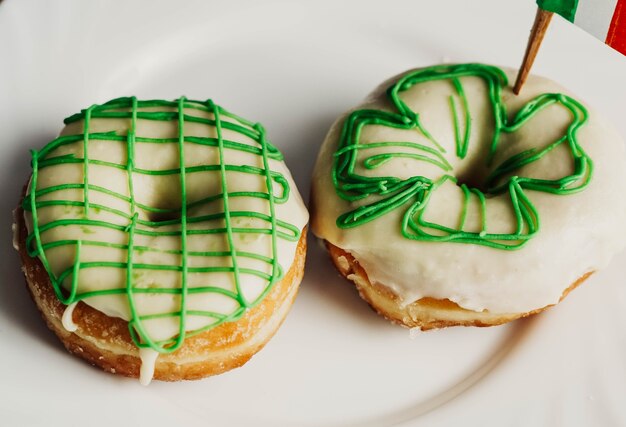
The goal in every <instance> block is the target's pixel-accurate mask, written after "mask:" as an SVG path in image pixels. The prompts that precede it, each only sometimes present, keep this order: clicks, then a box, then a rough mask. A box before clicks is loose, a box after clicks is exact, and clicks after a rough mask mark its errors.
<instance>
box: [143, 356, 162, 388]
mask: <svg viewBox="0 0 626 427" xmlns="http://www.w3.org/2000/svg"><path fill="white" fill-rule="evenodd" d="M157 357H159V352H157V351H154V350H152V349H151V348H140V349H139V358H140V359H141V368H140V369H139V382H140V383H141V385H148V384H150V383H151V382H152V378H154V368H155V366H156V360H157Z"/></svg>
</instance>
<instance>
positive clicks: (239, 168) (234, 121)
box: [22, 97, 301, 353]
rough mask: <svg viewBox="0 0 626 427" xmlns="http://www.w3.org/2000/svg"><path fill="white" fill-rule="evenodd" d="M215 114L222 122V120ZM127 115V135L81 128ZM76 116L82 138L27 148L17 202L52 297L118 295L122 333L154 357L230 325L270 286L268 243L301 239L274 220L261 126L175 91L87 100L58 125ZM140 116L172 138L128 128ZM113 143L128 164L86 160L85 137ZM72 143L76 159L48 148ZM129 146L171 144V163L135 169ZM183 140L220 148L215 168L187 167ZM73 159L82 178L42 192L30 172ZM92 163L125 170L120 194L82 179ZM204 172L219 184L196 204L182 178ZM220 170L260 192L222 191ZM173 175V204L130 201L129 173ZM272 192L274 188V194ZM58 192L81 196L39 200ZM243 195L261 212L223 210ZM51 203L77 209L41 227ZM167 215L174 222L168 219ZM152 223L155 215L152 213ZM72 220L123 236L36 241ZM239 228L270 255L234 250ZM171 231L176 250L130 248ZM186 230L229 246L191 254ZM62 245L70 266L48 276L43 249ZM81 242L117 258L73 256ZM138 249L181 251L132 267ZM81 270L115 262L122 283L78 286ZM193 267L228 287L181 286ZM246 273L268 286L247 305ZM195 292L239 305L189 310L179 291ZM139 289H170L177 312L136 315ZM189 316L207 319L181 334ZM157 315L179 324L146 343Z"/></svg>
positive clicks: (274, 265) (284, 187) (268, 154)
mask: <svg viewBox="0 0 626 427" xmlns="http://www.w3.org/2000/svg"><path fill="white" fill-rule="evenodd" d="M146 108H150V110H151V111H142V109H146ZM154 109H162V110H164V111H152V110H154ZM186 110H187V111H188V110H199V111H203V112H206V113H210V114H211V115H212V117H213V118H212V119H210V118H203V117H198V116H194V115H189V114H186ZM223 117H227V118H229V120H228V121H224V120H223ZM107 118H116V119H128V120H130V127H129V130H128V132H127V134H126V135H119V134H117V133H116V132H90V123H91V121H92V120H94V119H107ZM79 120H83V133H82V134H81V135H67V136H60V137H59V138H57V139H55V140H53V141H52V142H50V143H49V144H47V145H46V146H45V147H44V148H43V149H42V150H40V151H34V150H33V151H31V154H32V168H33V173H32V179H31V184H30V188H31V190H30V191H29V193H28V194H27V195H26V197H25V198H24V201H23V204H22V206H23V208H24V209H25V210H26V211H30V212H31V213H32V223H33V231H32V233H30V234H29V235H28V237H27V239H26V243H27V248H28V253H29V255H30V256H32V257H36V256H38V257H39V258H40V260H41V262H42V264H43V266H44V267H45V269H46V271H47V272H48V274H49V276H50V280H51V282H52V285H53V287H54V291H55V293H56V296H57V297H58V298H59V300H60V301H61V302H63V303H64V304H72V303H74V302H76V301H80V300H84V299H87V298H91V297H96V296H103V295H125V296H126V297H127V301H128V305H129V308H130V313H131V319H130V321H129V330H130V333H131V336H132V338H133V340H134V342H135V344H136V345H137V346H138V347H141V348H146V347H150V348H152V349H154V350H156V351H158V352H161V353H170V352H173V351H175V350H177V349H178V348H180V346H181V345H182V344H183V341H184V340H185V338H186V337H189V336H192V335H195V334H198V333H200V332H203V331H205V330H208V329H210V328H212V327H215V326H218V325H220V324H222V323H224V322H230V321H235V320H237V319H239V318H241V317H242V316H243V314H244V313H245V312H246V310H247V309H249V308H251V307H254V306H255V305H256V304H258V303H259V302H260V301H261V300H262V299H263V298H264V297H265V296H266V295H267V293H268V292H269V291H270V290H271V288H272V286H273V285H274V284H275V283H276V282H277V281H279V280H280V279H281V278H282V277H283V275H284V271H283V269H282V267H281V266H280V265H279V263H278V258H277V241H278V239H283V240H287V241H291V242H296V241H298V240H299V238H300V233H301V232H300V230H299V229H298V228H297V227H296V226H295V225H293V224H289V223H287V222H284V221H281V220H280V219H278V218H276V204H283V203H286V202H287V200H288V199H289V192H290V187H289V182H288V181H287V179H286V177H285V176H283V175H282V174H281V173H278V172H275V171H272V170H271V169H270V164H269V162H270V160H276V161H282V160H283V156H282V154H281V153H280V152H279V151H278V149H277V148H276V147H274V146H273V145H272V144H271V143H270V142H269V141H268V140H267V139H266V137H265V131H264V129H263V127H262V126H261V125H260V124H258V123H256V124H255V123H252V122H249V121H247V120H245V119H243V118H241V117H239V116H236V115H234V114H232V113H230V112H228V111H227V110H225V109H224V108H222V107H220V106H218V105H216V104H215V103H213V101H211V100H209V101H206V102H199V101H191V100H187V99H186V98H184V97H182V98H180V99H178V100H177V101H163V100H151V101H138V100H137V99H136V98H135V97H131V98H119V99H114V100H112V101H109V102H107V103H105V104H102V105H94V106H91V107H89V108H87V109H86V110H83V111H82V112H81V113H78V114H75V115H73V116H70V117H68V118H66V119H65V123H66V124H68V123H73V122H76V121H79ZM139 120H155V121H175V122H177V124H178V136H177V137H176V138H146V137H141V136H139V135H137V134H136V127H137V122H138V121H139ZM188 122H195V123H202V124H204V125H207V126H210V127H212V128H214V129H215V132H216V137H215V138H213V137H197V136H186V135H185V124H186V123H188ZM223 129H228V130H229V131H234V132H237V133H238V134H240V135H242V136H245V137H247V138H251V139H252V140H253V141H254V144H244V143H241V142H237V141H231V140H228V139H226V138H225V137H224V135H223ZM95 140H98V141H119V142H126V150H127V151H126V153H127V156H126V157H127V161H126V164H117V163H111V162H106V161H102V160H97V159H89V155H88V153H89V145H90V144H89V143H90V141H95ZM76 143H81V144H82V147H83V157H80V158H79V157H77V156H75V155H73V154H71V155H57V156H55V155H54V153H55V150H57V149H58V148H60V147H63V146H66V145H69V144H76ZM137 144H176V145H177V147H178V153H179V167H178V168H176V169H168V170H146V169H140V168H137V167H136V165H135V163H136V162H135V160H136V157H135V147H136V146H137ZM186 144H196V145H202V146H207V147H214V148H215V149H216V150H217V151H218V153H219V164H217V165H201V166H186V162H185V150H184V147H185V145H186ZM227 151H231V152H234V151H240V152H245V153H252V154H255V155H257V156H259V157H260V159H261V161H262V164H263V167H255V166H251V165H241V164H232V163H228V162H226V161H225V156H226V153H227ZM76 163H80V164H82V171H83V182H82V183H69V184H61V185H53V186H49V187H45V188H41V187H39V186H38V177H39V172H40V171H41V170H42V169H44V168H47V167H51V166H55V165H63V164H76ZM90 165H100V166H106V167H109V168H115V169H120V170H124V171H126V173H127V176H128V191H129V196H126V195H124V194H120V193H117V192H116V191H113V190H111V189H107V188H104V187H102V186H98V185H94V184H91V183H90V182H89V166H90ZM205 171H215V172H218V173H219V176H220V181H221V192H220V193H219V194H215V195H211V196H209V197H205V198H203V199H200V200H196V201H189V200H188V194H187V186H186V180H187V176H188V175H189V174H193V173H197V172H205ZM227 172H239V173H246V174H251V175H258V176H260V177H262V179H263V180H264V182H265V184H266V187H267V192H261V191H229V190H228V180H227ZM136 174H143V175H153V176H157V175H178V176H179V177H180V197H181V206H180V208H172V209H168V208H159V207H154V206H148V205H145V204H142V203H139V202H138V201H137V200H135V184H134V183H133V175H136ZM275 189H277V190H278V191H279V194H274V190H275ZM62 190H79V191H81V192H82V194H83V200H82V201H73V200H67V199H63V198H55V199H52V200H39V199H41V197H42V196H49V195H53V194H54V193H57V192H59V191H62ZM93 193H103V194H106V195H108V196H111V197H114V198H116V199H119V200H121V201H124V202H126V203H128V205H129V210H130V214H129V213H127V212H123V211H121V210H119V209H115V208H112V207H109V206H104V205H101V204H98V203H95V202H90V200H89V196H90V194H93ZM241 197H250V198H257V199H262V200H266V201H267V204H268V211H269V215H267V214H265V213H262V212H256V211H234V210H231V209H230V206H229V202H230V200H231V199H234V198H241ZM219 200H221V201H222V204H223V212H222V213H216V214H210V215H198V216H189V214H188V212H189V209H191V208H195V207H198V206H201V205H205V204H208V203H212V202H215V201H219ZM51 206H65V207H66V213H67V209H81V214H82V215H78V216H79V217H77V218H72V219H67V218H65V219H53V220H52V221H50V222H48V223H45V224H40V221H39V215H38V213H39V211H40V210H42V209H45V208H47V207H51ZM100 211H106V212H109V213H111V214H114V215H116V216H118V217H120V218H123V219H124V220H125V221H126V222H127V225H120V224H115V223H111V222H107V221H102V220H100V219H94V218H90V213H91V212H96V213H97V212H100ZM139 211H143V212H146V213H150V214H153V215H157V216H160V217H162V218H164V219H163V220H160V221H159V220H146V219H141V218H140V217H139ZM171 218H174V219H171ZM233 218H251V219H255V220H261V221H263V222H264V223H266V224H267V226H265V227H252V226H249V227H236V226H235V225H233ZM151 219H154V218H151ZM220 221H223V223H224V227H217V228H215V227H211V228H199V227H194V228H193V229H190V228H189V225H190V224H196V225H197V224H202V223H206V224H207V225H208V224H209V223H211V222H213V223H214V222H220ZM71 225H77V226H80V227H83V229H84V230H86V229H87V228H89V229H111V230H116V231H119V232H124V233H126V235H127V244H119V243H110V242H106V241H99V240H88V239H80V240H54V241H48V242H46V243H43V240H42V234H43V233H45V232H46V231H49V230H52V229H55V228H58V227H64V226H71ZM165 226H175V227H176V229H175V230H171V229H170V230H160V228H161V227H165ZM239 234H252V235H254V234H266V235H270V236H271V245H272V246H271V256H270V257H268V256H265V255H262V254H257V253H251V252H245V251H240V250H238V249H237V248H236V244H235V236H236V235H239ZM140 235H141V236H151V237H159V236H178V237H180V249H176V250H172V249H159V248H153V247H148V246H142V245H137V244H136V238H137V236H140ZM195 235H206V236H207V237H208V236H211V235H215V236H223V238H224V239H225V241H227V244H228V250H227V251H190V250H189V249H188V237H189V236H195ZM61 246H74V248H75V254H76V255H75V261H74V264H73V266H72V267H70V268H68V269H66V270H65V271H63V272H61V273H60V274H59V275H58V276H55V274H53V271H52V268H51V265H50V263H49V260H48V257H47V252H48V251H49V250H51V249H53V248H57V247H61ZM86 246H92V247H96V248H97V247H101V248H115V249H120V250H125V251H126V253H127V259H126V262H110V261H89V262H86V261H82V260H81V250H83V248H84V247H86ZM144 252H160V253H164V254H171V255H180V260H181V261H180V265H166V264H147V263H138V262H136V261H135V259H134V257H135V255H136V254H141V253H144ZM190 256H201V257H224V258H226V257H227V258H229V259H230V261H231V265H232V266H230V267H192V266H190V265H189V257H190ZM242 258H248V259H254V260H257V261H262V262H263V263H266V264H267V265H269V268H270V269H271V273H270V274H267V273H266V272H264V271H260V270H257V269H253V268H244V267H241V266H239V263H238V260H239V259H242ZM89 268H116V269H125V272H126V274H125V286H124V287H116V288H110V289H103V290H97V291H89V292H87V291H83V292H81V291H80V288H79V273H80V271H82V270H85V269H89ZM146 270H152V271H173V272H178V273H179V274H180V286H179V287H176V288H166V287H159V286H158V285H155V286H150V287H138V286H135V280H136V279H137V278H140V277H141V275H142V271H146ZM194 273H227V274H232V277H233V281H234V284H235V289H234V290H228V289H224V288H222V287H218V286H212V285H211V284H210V283H207V284H206V285H205V286H193V287H190V286H189V280H188V277H189V275H190V274H194ZM246 275H252V276H256V277H260V278H262V279H263V280H265V281H266V282H267V285H266V287H265V288H264V290H263V292H262V293H261V294H260V296H259V297H258V298H256V299H255V300H254V301H247V300H246V299H245V298H244V295H243V293H242V290H241V285H242V282H243V280H245V276H246ZM68 281H69V283H70V285H69V289H66V287H64V286H63V284H64V283H66V282H68ZM200 293H218V294H221V295H224V296H227V297H229V298H232V299H233V300H235V301H236V302H237V305H238V308H237V309H236V310H234V311H233V312H232V313H230V314H223V313H217V312H211V311H200V310H192V309H189V308H188V307H187V305H188V299H187V298H188V296H189V295H190V294H200ZM143 294H155V295H156V294H172V295H178V296H179V298H180V309H179V310H178V311H175V312H165V313H156V314H149V315H141V314H139V312H138V307H137V301H136V297H137V296H138V295H143ZM188 316H204V317H207V318H208V319H211V322H210V324H208V325H207V326H205V327H202V328H200V329H195V330H188V329H187V317H188ZM164 317H178V319H179V330H178V335H177V336H176V337H174V338H172V339H168V340H161V341H159V340H155V339H153V338H152V337H151V336H150V335H149V333H148V332H147V330H146V327H145V325H144V322H145V321H147V320H150V319H158V318H164Z"/></svg>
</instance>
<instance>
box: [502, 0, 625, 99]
mask: <svg viewBox="0 0 626 427" xmlns="http://www.w3.org/2000/svg"><path fill="white" fill-rule="evenodd" d="M537 6H538V9H537V15H536V17H535V23H534V25H533V28H532V30H531V33H530V38H529V40H528V46H527V48H526V53H525V55H524V60H523V61H522V66H521V67H520V71H519V73H518V75H517V80H516V82H515V86H514V87H513V92H515V94H519V92H520V90H521V89H522V85H523V84H524V82H525V81H526V78H527V77H528V74H529V73H530V68H531V67H532V64H533V62H534V60H535V57H536V56H537V52H538V51H539V46H540V45H541V42H542V41H543V37H544V35H545V33H546V30H547V29H548V25H549V24H550V20H551V19H552V15H553V14H554V13H556V14H559V15H561V16H562V17H563V18H565V19H567V20H568V21H570V22H573V23H574V24H576V25H578V26H579V27H581V28H582V29H584V30H585V31H587V32H588V33H590V34H591V35H593V36H595V37H596V38H598V39H600V40H602V41H604V42H605V43H606V44H607V45H609V46H611V47H612V48H613V49H615V50H617V51H618V52H620V53H622V54H623V55H626V0H537Z"/></svg>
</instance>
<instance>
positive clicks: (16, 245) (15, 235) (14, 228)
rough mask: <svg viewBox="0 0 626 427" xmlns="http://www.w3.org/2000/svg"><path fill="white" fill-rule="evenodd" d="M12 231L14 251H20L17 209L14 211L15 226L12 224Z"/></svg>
mask: <svg viewBox="0 0 626 427" xmlns="http://www.w3.org/2000/svg"><path fill="white" fill-rule="evenodd" d="M11 231H12V232H13V249H15V250H16V251H19V250H20V244H19V236H18V232H17V231H18V228H17V209H13V224H11Z"/></svg>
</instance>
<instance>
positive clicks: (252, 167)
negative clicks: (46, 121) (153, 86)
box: [14, 97, 308, 384]
mask: <svg viewBox="0 0 626 427" xmlns="http://www.w3.org/2000/svg"><path fill="white" fill-rule="evenodd" d="M64 122H65V127H64V128H63V130H62V131H61V134H60V136H59V137H58V138H56V139H54V140H53V141H51V142H50V143H48V144H47V145H46V146H45V147H43V148H42V149H41V150H39V151H32V169H33V171H32V175H31V178H30V180H29V182H28V183H27V185H26V187H25V189H24V192H23V198H22V200H21V202H20V204H19V206H18V208H17V209H16V211H15V225H14V230H15V233H16V234H15V243H16V249H17V250H18V252H19V254H20V257H21V261H22V269H23V272H24V274H25V277H26V282H27V285H28V289H29V291H30V294H31V296H32V298H33V300H34V302H35V303H36V305H37V307H38V309H39V311H40V312H41V314H42V316H43V318H44V320H45V322H46V324H47V325H48V327H49V328H50V329H51V330H52V331H53V332H54V333H55V334H56V335H57V336H58V337H59V339H60V340H61V341H62V343H63V344H64V346H65V347H66V348H67V350H69V351H70V352H71V353H73V354H75V355H77V356H79V357H81V358H83V359H85V360H86V361H87V362H89V363H90V364H92V365H95V366H97V367H100V368H102V369H104V370H105V371H107V372H111V373H114V374H119V375H124V376H127V377H134V378H139V379H140V381H141V383H142V384H148V383H149V382H150V381H151V380H152V379H153V378H154V379H157V380H164V381H177V380H190V379H198V378H203V377H207V376H210V375H216V374H220V373H222V372H225V371H228V370H230V369H233V368H236V367H239V366H241V365H243V364H244V363H246V362H247V361H248V360H249V359H250V358H251V357H252V356H253V355H254V354H255V353H256V352H258V351H259V350H260V349H261V348H263V346H264V345H265V344H266V343H267V342H268V340H269V339H270V338H271V337H272V336H273V335H274V333H275V332H276V331H277V329H278V328H279V327H280V325H281V323H282V322H283V320H284V319H285V317H286V315H287V313H288V311H289V309H290V307H291V305H292V302H293V301H294V298H295V296H296V294H297V291H298V287H299V284H300V281H301V280H302V275H303V269H304V261H305V252H306V227H307V222H308V212H307V210H306V208H305V206H304V204H303V202H302V199H301V197H300V195H299V194H298V191H297V189H296V186H295V184H294V182H293V179H292V177H291V175H290V173H289V171H288V169H287V167H286V165H285V163H284V161H283V156H282V154H281V153H280V151H279V150H278V149H277V148H276V147H275V146H273V145H272V144H271V143H270V142H269V141H268V140H267V139H266V133H265V130H264V129H263V127H262V126H261V125H260V124H258V123H253V122H250V121H248V120H246V119H244V118H242V117H240V116H238V115H235V114H233V113H231V112H229V111H228V110H226V109H224V108H223V107H221V106H219V105H217V104H215V103H214V102H213V101H211V100H209V101H206V102H201V101H193V100H188V99H186V98H184V97H181V98H179V99H178V100H174V101H165V100H145V101H144V100H138V99H137V98H135V97H127V98H118V99H114V100H111V101H109V102H106V103H104V104H102V105H93V106H91V107H89V108H87V109H85V110H82V111H81V112H80V113H78V114H74V115H72V116H70V117H68V118H66V119H65V121H64Z"/></svg>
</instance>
